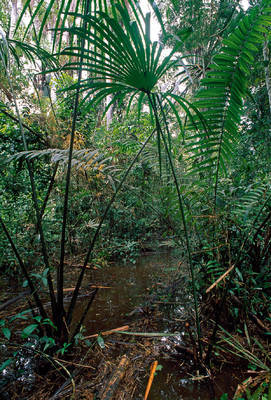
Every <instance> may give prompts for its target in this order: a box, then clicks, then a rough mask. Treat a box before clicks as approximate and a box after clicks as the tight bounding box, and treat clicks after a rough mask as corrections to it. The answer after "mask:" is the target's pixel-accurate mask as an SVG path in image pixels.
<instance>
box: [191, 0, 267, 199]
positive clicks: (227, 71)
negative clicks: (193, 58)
mask: <svg viewBox="0 0 271 400" xmlns="http://www.w3.org/2000/svg"><path fill="white" fill-rule="evenodd" d="M269 6H270V1H269V0H264V1H262V2H261V4H260V5H258V6H256V7H254V8H253V9H252V10H251V11H250V12H249V14H248V15H246V16H244V18H243V19H242V20H241V21H240V23H239V26H238V27H237V28H236V30H235V31H234V32H233V33H232V34H231V35H230V36H229V37H228V38H227V39H226V40H224V41H223V42H222V48H221V51H220V53H219V54H218V55H216V56H215V57H214V58H213V64H211V65H210V71H209V72H207V74H206V78H204V79H202V81H201V89H200V91H199V92H198V94H197V98H196V101H195V103H194V105H195V106H196V107H197V108H199V110H200V111H201V113H202V115H203V116H204V119H205V121H206V123H207V124H208V128H209V134H208V135H206V134H205V131H206V128H205V127H204V129H203V122H202V120H199V118H198V121H197V128H198V129H199V132H198V133H197V134H195V132H193V131H194V129H193V130H192V131H191V135H190V138H188V140H187V150H188V151H189V153H190V154H191V160H192V166H191V169H192V170H193V172H196V173H201V172H202V171H203V169H205V170H206V172H207V171H209V176H210V175H212V176H214V191H215V199H216V193H217V185H218V178H219V174H221V173H226V172H227V166H228V163H229V161H230V160H231V159H232V157H233V155H234V150H235V146H236V143H237V142H238V140H239V134H240V132H239V124H240V119H241V116H242V111H243V100H244V98H245V96H246V94H247V85H248V76H249V74H250V69H251V65H252V63H253V62H254V57H255V52H256V50H257V47H256V46H260V45H261V44H262V43H263V41H264V34H266V33H268V29H267V28H268V27H269V26H270V24H271V20H270V7H269ZM194 158H196V159H197V160H199V161H200V162H197V163H195V162H193V159H194Z"/></svg>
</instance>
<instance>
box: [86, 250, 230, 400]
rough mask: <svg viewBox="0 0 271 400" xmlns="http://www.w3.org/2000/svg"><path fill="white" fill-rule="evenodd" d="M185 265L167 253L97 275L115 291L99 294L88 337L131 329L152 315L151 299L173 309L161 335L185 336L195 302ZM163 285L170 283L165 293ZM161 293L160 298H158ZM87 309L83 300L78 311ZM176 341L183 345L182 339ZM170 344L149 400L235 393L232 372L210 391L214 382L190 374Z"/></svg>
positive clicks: (208, 398) (210, 398)
mask: <svg viewBox="0 0 271 400" xmlns="http://www.w3.org/2000/svg"><path fill="white" fill-rule="evenodd" d="M180 264H181V263H180V259H179V258H178V257H177V256H176V254H174V253H173V252H170V251H167V252H161V253H158V254H151V255H146V256H141V257H140V258H139V259H138V261H137V263H136V264H135V265H121V264H115V265H110V266H109V267H107V268H105V269H103V270H97V271H95V272H94V277H93V278H94V281H95V284H99V285H102V286H109V287H110V288H108V289H100V290H99V292H98V294H97V296H96V298H95V300H94V303H93V307H91V310H90V311H89V313H88V316H87V319H86V321H85V326H86V334H87V335H89V334H93V333H99V332H102V331H106V330H110V329H113V328H117V327H120V326H122V325H129V322H130V321H131V319H133V318H136V317H137V316H138V313H142V312H146V309H147V308H148V302H147V303H146V299H151V301H150V303H152V305H153V304H155V305H156V306H158V307H162V308H163V307H165V305H164V304H163V303H167V304H168V305H167V306H166V307H167V314H168V315H167V314H166V315H167V318H163V319H162V320H161V323H160V325H159V331H160V332H176V331H178V332H181V333H182V331H184V323H185V321H187V320H191V319H192V318H191V316H192V314H193V309H192V303H193V302H192V299H191V296H190V294H189V291H188V285H187V283H186V279H187V276H188V273H187V271H186V269H185V267H184V266H182V265H180ZM177 276H179V277H181V278H180V281H179V285H178V289H177V290H176V291H175V293H174V296H173V297H171V298H170V297H169V294H170V293H169V291H168V290H167V289H166V287H167V286H168V284H169V283H170V282H173V281H174V278H176V277H177ZM163 282H166V284H165V285H164V288H163ZM157 290H158V293H159V296H158V297H157V294H155V293H157ZM86 301H87V300H86ZM84 305H85V303H84V301H83V302H82V304H81V306H80V307H79V308H80V309H78V312H79V311H80V312H81V307H82V308H83V307H84ZM147 311H148V310H147ZM173 316H174V318H173ZM120 340H121V338H120ZM174 340H175V341H179V343H183V342H182V334H181V335H180V336H179V337H177V338H176V339H174ZM164 341H165V350H166V352H167V354H165V357H164V358H163V357H161V359H159V364H160V365H162V370H161V371H159V372H158V373H157V375H156V377H155V379H154V382H153V385H152V388H151V392H150V394H149V397H148V400H215V399H220V396H221V395H222V394H223V393H224V392H228V393H229V394H230V393H233V388H234V387H235V382H237V380H236V379H235V378H234V374H233V372H232V371H230V372H229V373H228V372H227V371H223V373H222V374H221V376H218V377H217V378H216V380H215V382H213V385H212V386H213V390H214V391H210V383H209V380H207V379H198V378H197V377H194V376H192V375H193V374H191V371H185V369H184V368H185V367H184V365H187V363H186V364H184V363H183V360H182V356H181V354H179V355H176V354H172V357H171V356H170V351H171V350H170V343H169V344H168V345H167V339H166V338H164ZM175 353H176V351H175ZM191 363H192V362H191ZM194 375H195V374H194ZM146 379H147V378H143V380H142V388H140V389H141V393H138V394H135V396H136V397H134V399H138V400H139V399H142V398H143V395H142V393H144V387H145V386H144V385H146V384H147V381H146V382H145V380H146ZM231 385H232V388H231ZM214 393H215V394H214ZM214 396H215V397H214ZM229 398H230V397H229Z"/></svg>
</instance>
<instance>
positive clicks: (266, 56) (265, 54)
mask: <svg viewBox="0 0 271 400" xmlns="http://www.w3.org/2000/svg"><path fill="white" fill-rule="evenodd" d="M263 59H264V63H265V66H264V74H265V85H266V90H267V94H268V102H269V111H270V115H271V83H270V76H269V49H268V40H267V39H265V41H264V46H263Z"/></svg>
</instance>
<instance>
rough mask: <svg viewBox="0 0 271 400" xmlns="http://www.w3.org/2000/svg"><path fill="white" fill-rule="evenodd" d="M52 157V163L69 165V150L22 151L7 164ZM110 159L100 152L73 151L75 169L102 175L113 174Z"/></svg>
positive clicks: (87, 150) (10, 158) (89, 150)
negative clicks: (21, 160)
mask: <svg viewBox="0 0 271 400" xmlns="http://www.w3.org/2000/svg"><path fill="white" fill-rule="evenodd" d="M48 156H49V157H50V161H51V163H61V164H63V165H64V166H66V165H67V164H68V159H69V150H62V149H46V150H32V151H22V152H20V153H17V154H14V155H13V156H11V157H9V158H8V159H7V160H6V162H10V161H13V160H16V161H17V160H20V159H25V160H33V159H36V158H40V157H48ZM110 161H111V158H110V157H106V156H104V155H103V154H99V152H98V150H92V149H81V150H74V151H73V158H72V166H73V167H74V168H75V169H84V170H93V171H99V172H101V173H105V172H106V171H107V172H108V171H109V170H110V171H111V172H112V169H114V167H113V166H110Z"/></svg>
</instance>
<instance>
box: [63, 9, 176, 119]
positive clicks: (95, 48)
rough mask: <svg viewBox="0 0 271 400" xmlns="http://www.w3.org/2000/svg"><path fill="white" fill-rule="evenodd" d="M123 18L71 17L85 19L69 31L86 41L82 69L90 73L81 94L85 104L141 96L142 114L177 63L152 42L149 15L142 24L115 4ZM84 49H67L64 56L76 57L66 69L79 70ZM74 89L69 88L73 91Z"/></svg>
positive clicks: (107, 16) (105, 15)
mask: <svg viewBox="0 0 271 400" xmlns="http://www.w3.org/2000/svg"><path fill="white" fill-rule="evenodd" d="M116 9H117V10H118V12H119V15H120V21H121V23H119V21H118V19H116V18H112V17H110V16H109V15H108V14H106V13H103V12H98V13H97V15H92V16H87V17H84V16H82V15H80V14H74V13H73V14H71V15H72V17H73V18H75V19H84V20H85V25H87V26H88V29H87V30H84V29H83V28H82V27H80V26H82V25H84V24H82V23H81V24H79V26H78V27H72V28H70V29H68V32H69V33H71V34H72V35H75V36H76V37H77V38H78V39H79V40H80V41H82V40H84V42H85V49H84V54H83V62H82V70H83V71H85V73H86V74H87V76H88V77H87V78H85V79H83V80H82V82H81V84H80V91H81V92H85V97H84V101H85V102H87V101H88V103H89V104H91V105H93V104H98V103H100V102H101V101H102V100H103V99H105V98H106V97H108V96H112V97H111V99H112V100H111V102H110V104H108V107H110V105H111V104H113V103H114V102H116V100H118V101H119V102H121V101H123V99H124V97H126V96H127V95H129V96H130V104H131V102H132V100H133V99H134V98H135V97H136V96H138V108H139V112H140V109H141V107H142V104H143V99H144V97H145V96H146V95H147V94H149V93H151V91H153V90H154V88H155V86H156V84H157V82H158V80H159V79H160V78H161V77H162V76H163V75H164V74H165V72H166V71H167V70H168V69H169V68H171V67H172V66H173V65H174V63H175V61H174V60H172V54H173V53H174V50H172V52H171V53H170V55H169V56H167V57H165V58H162V57H161V54H162V49H163V48H162V46H161V44H159V43H157V42H154V43H152V42H151V40H150V14H149V13H148V14H147V15H146V16H145V17H144V18H143V21H144V22H143V24H141V22H138V21H136V20H132V17H131V16H130V14H129V13H128V11H127V9H126V8H124V7H122V6H121V5H119V4H118V5H116ZM80 54H81V48H80V47H78V46H77V47H76V46H72V47H68V48H65V49H64V50H63V52H62V55H65V56H68V57H73V60H74V57H76V60H75V61H72V62H68V63H66V64H65V66H64V67H63V69H64V70H74V69H78V68H79V64H80V61H79V57H80ZM74 88H75V86H74V87H73V86H72V87H70V88H69V89H74Z"/></svg>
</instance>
